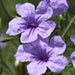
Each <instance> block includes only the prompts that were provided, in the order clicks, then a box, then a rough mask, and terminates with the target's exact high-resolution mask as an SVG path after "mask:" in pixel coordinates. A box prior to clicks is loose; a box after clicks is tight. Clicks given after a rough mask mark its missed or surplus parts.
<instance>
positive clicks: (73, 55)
mask: <svg viewBox="0 0 75 75" xmlns="http://www.w3.org/2000/svg"><path fill="white" fill-rule="evenodd" d="M70 39H71V41H72V42H73V43H74V45H75V35H72V36H71V37H70ZM70 57H71V59H72V64H73V67H74V68H75V51H74V52H73V53H72V54H71V56H70Z"/></svg>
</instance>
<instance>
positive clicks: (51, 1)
mask: <svg viewBox="0 0 75 75" xmlns="http://www.w3.org/2000/svg"><path fill="white" fill-rule="evenodd" d="M44 2H46V5H48V6H50V7H52V9H53V16H59V15H60V14H63V13H65V12H66V11H67V9H68V8H69V6H68V3H67V1H66V0H42V2H41V3H44ZM48 6H47V7H48Z"/></svg>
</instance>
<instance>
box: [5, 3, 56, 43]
mask: <svg viewBox="0 0 75 75" xmlns="http://www.w3.org/2000/svg"><path fill="white" fill-rule="evenodd" d="M43 5H44V6H45V7H46V5H45V4H43ZM45 7H42V10H40V9H41V5H40V4H39V5H38V7H37V9H36V10H35V7H34V5H33V4H30V3H25V4H17V5H16V10H17V13H18V14H19V15H20V16H21V17H17V18H14V19H13V20H12V21H10V22H9V28H8V30H7V32H6V33H7V34H8V35H13V36H15V35H18V34H19V33H21V38H20V40H21V42H22V43H28V42H33V41H35V40H36V39H37V38H38V35H40V36H41V37H42V38H46V37H48V36H49V35H50V34H51V33H52V32H53V30H54V29H55V26H56V24H55V23H54V22H53V21H46V20H47V19H49V18H50V17H51V16H52V14H53V11H52V8H51V7H48V8H45Z"/></svg>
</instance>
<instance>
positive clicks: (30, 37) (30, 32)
mask: <svg viewBox="0 0 75 75" xmlns="http://www.w3.org/2000/svg"><path fill="white" fill-rule="evenodd" d="M37 33H38V32H37V30H36V29H26V30H25V31H24V32H23V33H22V34H21V38H20V40H21V42H22V43H28V42H33V41H35V40H36V39H37V38H38V34H37Z"/></svg>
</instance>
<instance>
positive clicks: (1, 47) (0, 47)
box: [0, 34, 6, 49]
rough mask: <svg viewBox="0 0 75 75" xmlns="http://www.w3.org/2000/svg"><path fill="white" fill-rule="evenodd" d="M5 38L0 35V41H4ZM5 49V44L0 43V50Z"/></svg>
mask: <svg viewBox="0 0 75 75" xmlns="http://www.w3.org/2000/svg"><path fill="white" fill-rule="evenodd" d="M5 37H6V36H5V35H3V34H0V40H2V39H4V38H5ZM5 47H6V43H3V42H0V49H3V48H5Z"/></svg>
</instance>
